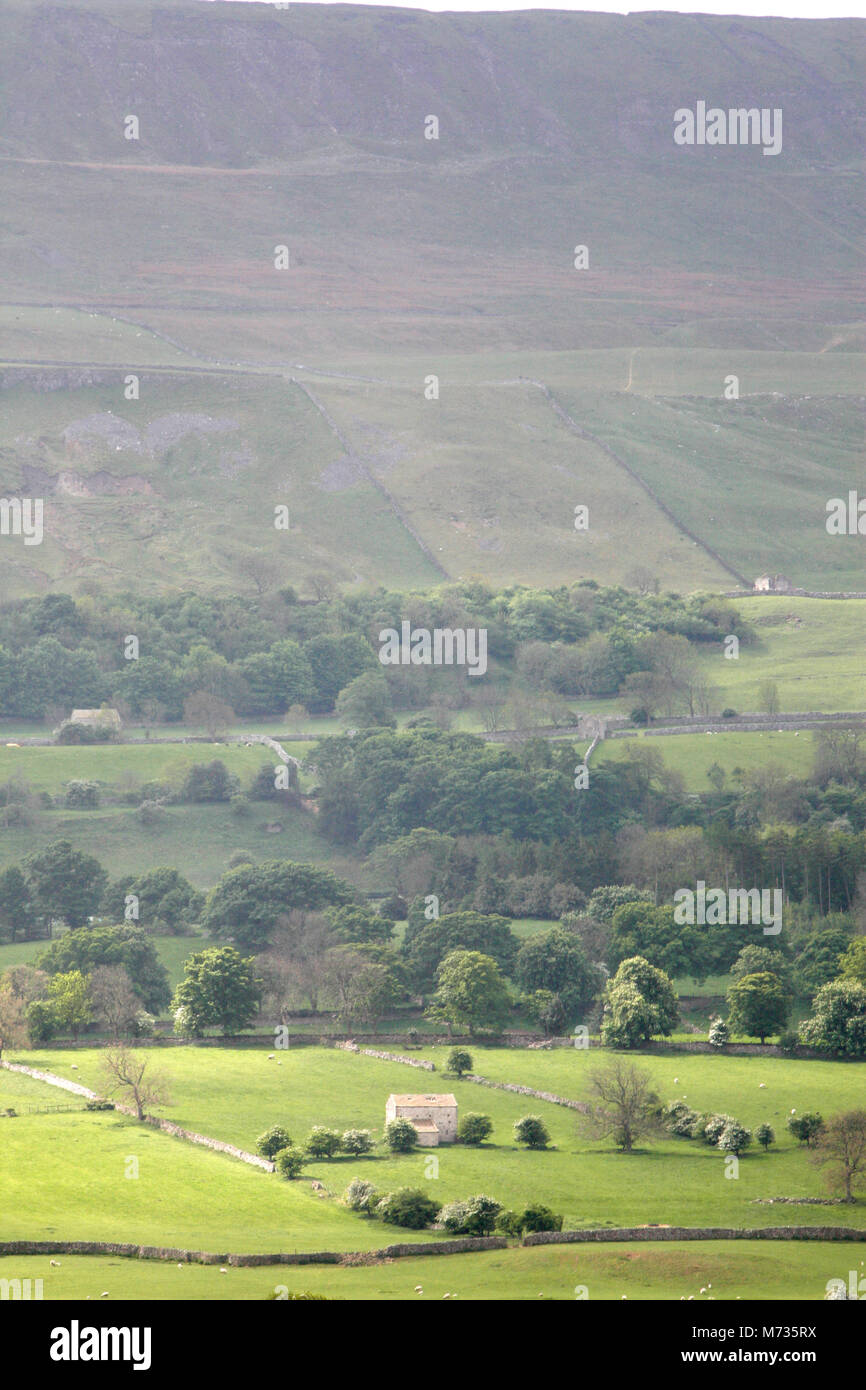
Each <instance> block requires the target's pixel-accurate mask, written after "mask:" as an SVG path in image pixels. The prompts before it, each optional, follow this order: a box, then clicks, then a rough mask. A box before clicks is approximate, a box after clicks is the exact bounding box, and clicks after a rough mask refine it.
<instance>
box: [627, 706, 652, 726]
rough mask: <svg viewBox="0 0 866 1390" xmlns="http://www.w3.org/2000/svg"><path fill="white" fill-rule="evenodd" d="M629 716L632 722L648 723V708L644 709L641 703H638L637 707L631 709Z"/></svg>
mask: <svg viewBox="0 0 866 1390" xmlns="http://www.w3.org/2000/svg"><path fill="white" fill-rule="evenodd" d="M629 718H630V720H631V722H632V724H648V723H649V710H646V709H644V707H643V705H639V706H638V707H637V709H633V710H632V712H631V714H630V715H629Z"/></svg>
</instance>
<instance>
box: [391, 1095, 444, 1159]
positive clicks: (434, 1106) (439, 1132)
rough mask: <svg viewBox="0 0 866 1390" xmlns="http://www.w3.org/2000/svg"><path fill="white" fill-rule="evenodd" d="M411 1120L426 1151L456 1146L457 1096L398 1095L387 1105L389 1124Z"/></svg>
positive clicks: (420, 1143)
mask: <svg viewBox="0 0 866 1390" xmlns="http://www.w3.org/2000/svg"><path fill="white" fill-rule="evenodd" d="M389 1120H408V1121H409V1123H410V1124H412V1125H414V1127H415V1129H416V1131H417V1133H418V1144H419V1146H420V1147H421V1148H422V1149H435V1148H436V1147H437V1146H438V1145H439V1144H453V1143H455V1142H456V1139H457V1099H456V1097H455V1096H452V1095H450V1094H448V1095H437V1096H424V1095H421V1096H394V1095H391V1096H389V1097H388V1100H387V1102H386V1104H385V1123H386V1124H387V1123H388V1121H389Z"/></svg>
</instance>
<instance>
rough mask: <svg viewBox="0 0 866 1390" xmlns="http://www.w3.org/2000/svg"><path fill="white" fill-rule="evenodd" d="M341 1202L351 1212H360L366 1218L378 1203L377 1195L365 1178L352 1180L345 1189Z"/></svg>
mask: <svg viewBox="0 0 866 1390" xmlns="http://www.w3.org/2000/svg"><path fill="white" fill-rule="evenodd" d="M343 1201H344V1202H345V1203H346V1206H347V1207H350V1208H351V1209H352V1211H362V1212H364V1214H365V1215H366V1216H370V1215H372V1212H373V1208H374V1207H375V1205H376V1203H377V1202H378V1201H379V1193H378V1192H377V1191H376V1188H375V1187H374V1186H373V1184H372V1183H371V1182H368V1181H367V1179H366V1178H353V1179H352V1181H351V1182H350V1183H349V1186H348V1187H347V1188H346V1192H345V1195H344V1197H343Z"/></svg>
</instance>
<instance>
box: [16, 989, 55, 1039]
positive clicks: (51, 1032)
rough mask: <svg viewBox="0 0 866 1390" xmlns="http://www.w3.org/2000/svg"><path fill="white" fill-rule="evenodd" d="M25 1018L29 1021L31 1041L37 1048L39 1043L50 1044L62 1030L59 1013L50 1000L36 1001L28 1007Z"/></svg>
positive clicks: (28, 1027) (28, 1029)
mask: <svg viewBox="0 0 866 1390" xmlns="http://www.w3.org/2000/svg"><path fill="white" fill-rule="evenodd" d="M24 1017H25V1018H26V1020H27V1031H28V1033H29V1034H30V1041H31V1043H33V1044H34V1045H36V1046H38V1045H39V1043H45V1042H50V1041H51V1039H52V1038H53V1037H55V1036H56V1034H57V1033H58V1032H59V1030H60V1022H59V1020H58V1018H57V1011H56V1009H55V1008H54V1005H53V1004H52V1003H51V1002H50V1000H47V999H34V1000H33V1002H32V1003H31V1004H28V1005H27V1009H26V1012H25V1015H24Z"/></svg>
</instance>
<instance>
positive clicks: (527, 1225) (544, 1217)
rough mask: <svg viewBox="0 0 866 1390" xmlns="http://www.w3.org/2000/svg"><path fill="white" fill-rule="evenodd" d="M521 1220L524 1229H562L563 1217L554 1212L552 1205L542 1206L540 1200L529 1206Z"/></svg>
mask: <svg viewBox="0 0 866 1390" xmlns="http://www.w3.org/2000/svg"><path fill="white" fill-rule="evenodd" d="M520 1220H521V1224H522V1229H523V1230H524V1231H561V1230H562V1217H561V1216H557V1215H556V1214H555V1212H552V1211H551V1210H550V1207H545V1206H542V1205H541V1203H540V1202H538V1203H536V1204H535V1205H534V1206H531V1207H527V1208H526V1211H525V1212H524V1213H523V1216H522V1217H521V1218H520Z"/></svg>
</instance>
